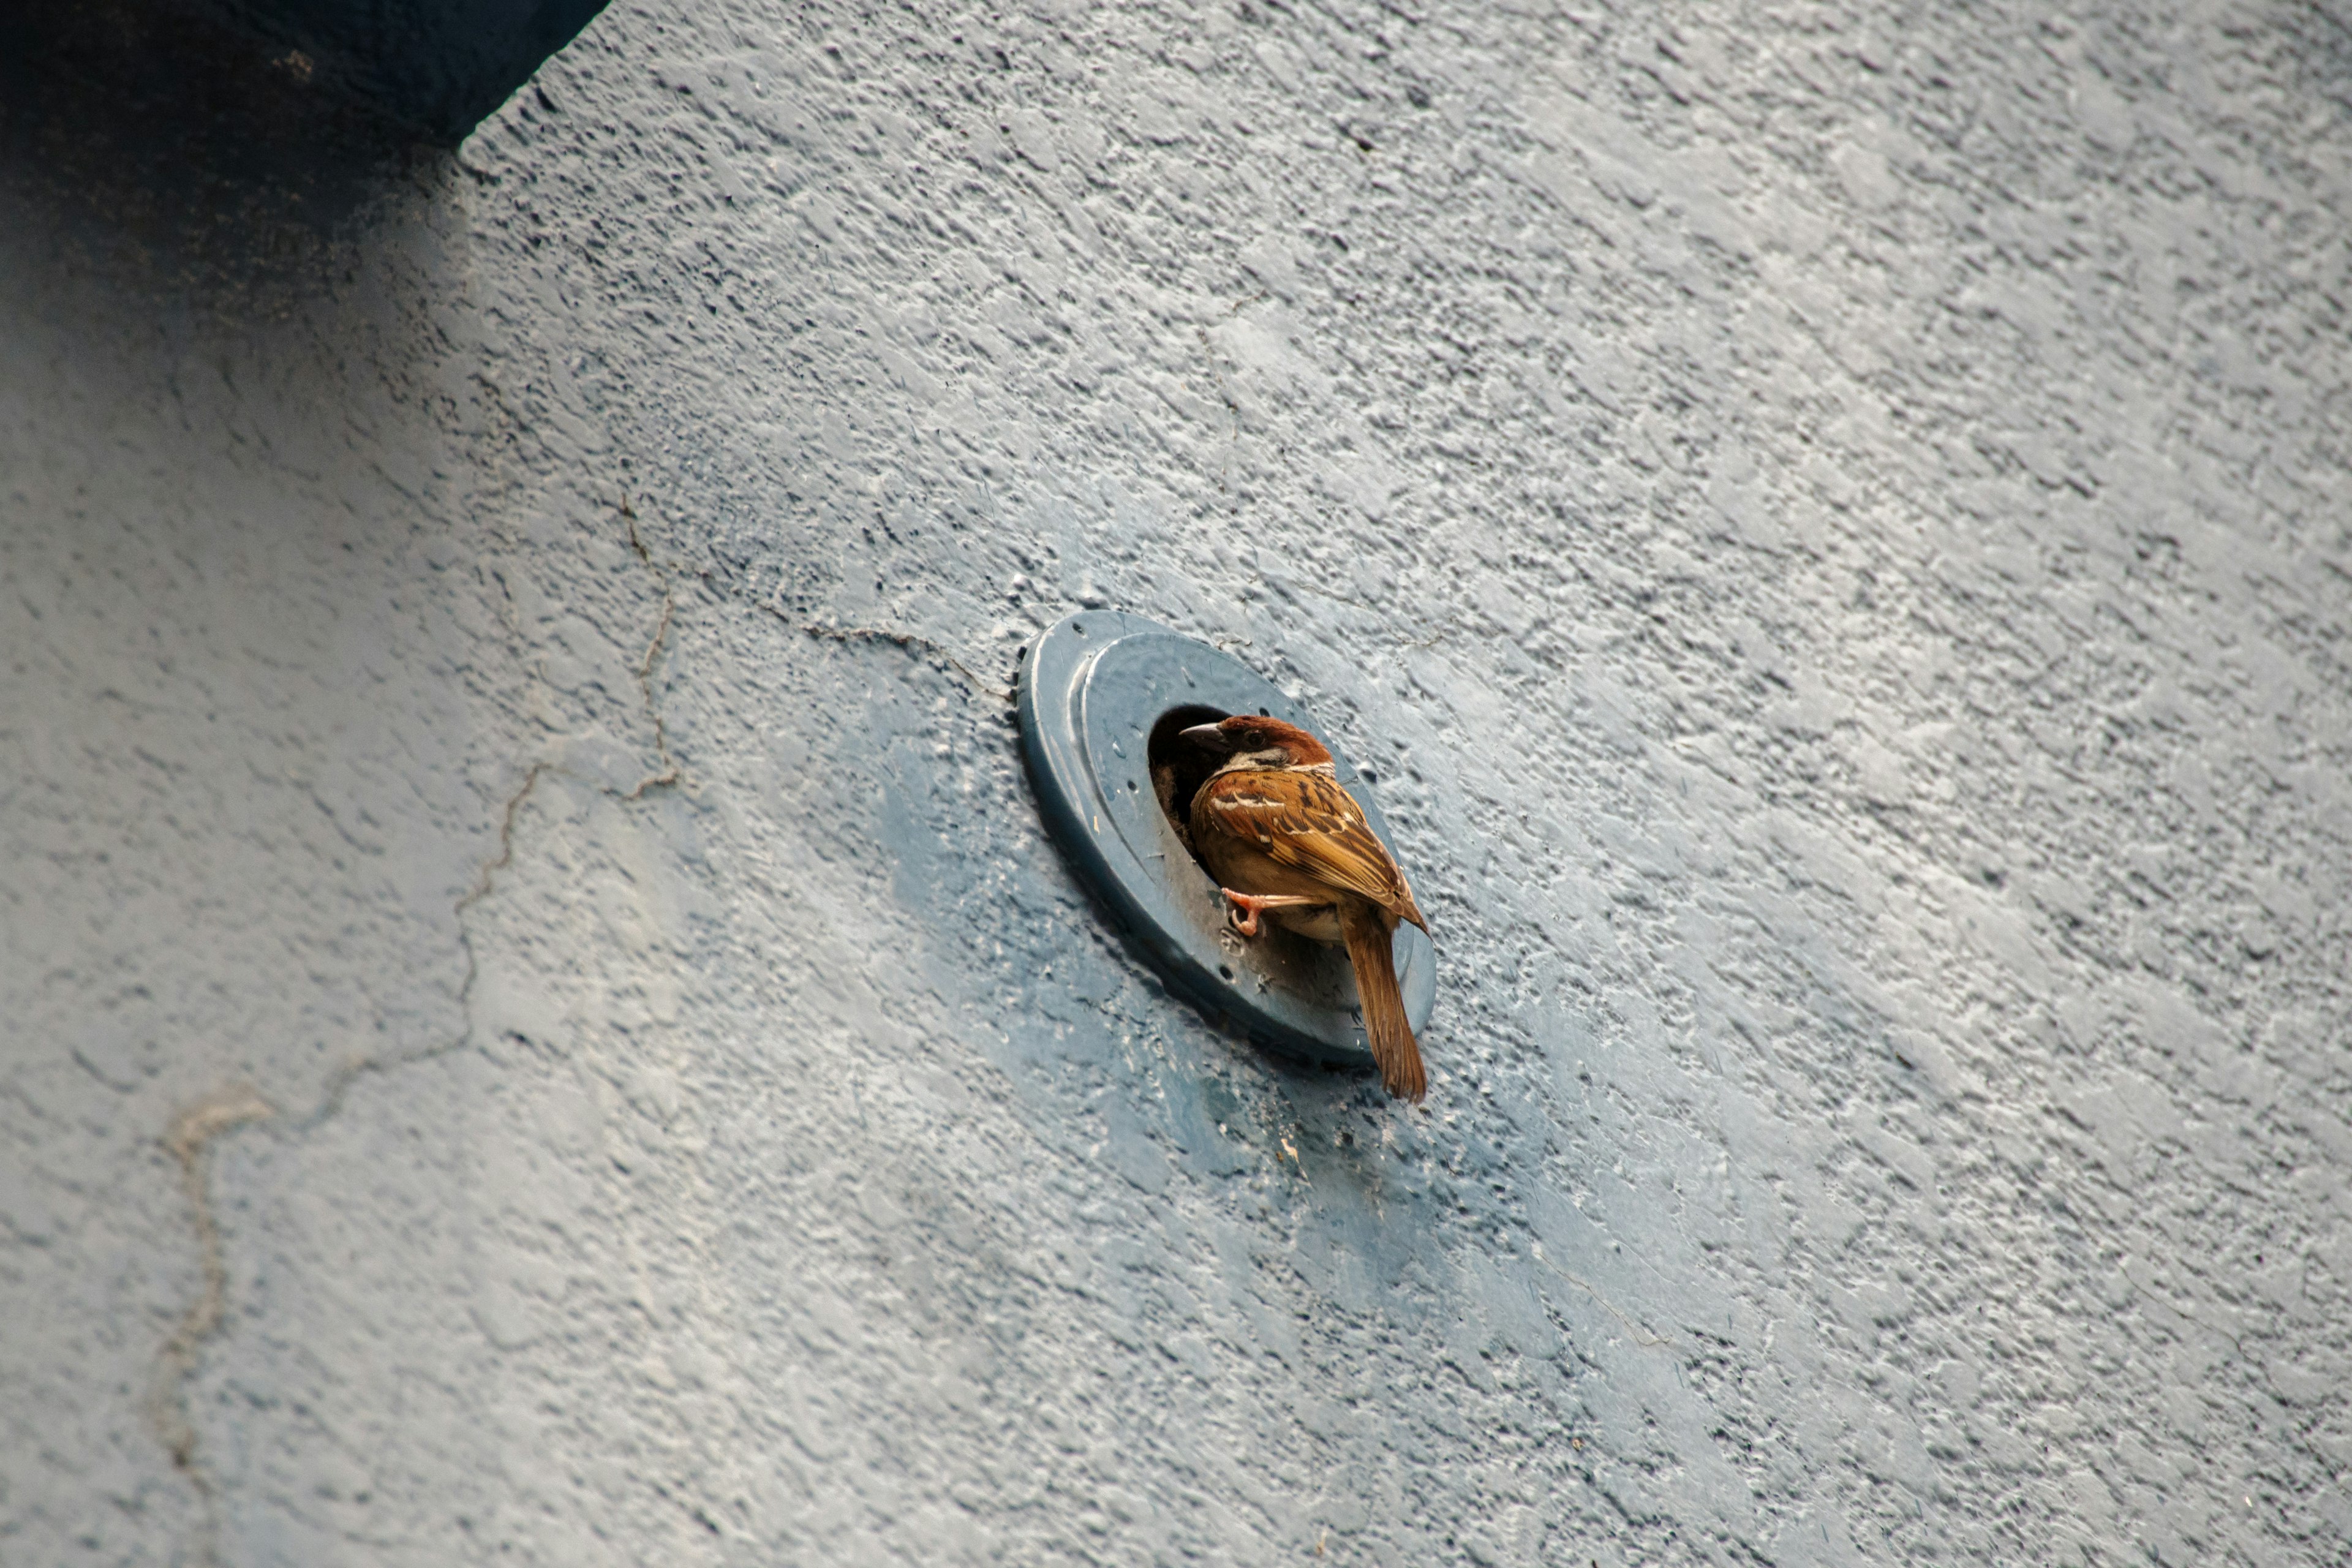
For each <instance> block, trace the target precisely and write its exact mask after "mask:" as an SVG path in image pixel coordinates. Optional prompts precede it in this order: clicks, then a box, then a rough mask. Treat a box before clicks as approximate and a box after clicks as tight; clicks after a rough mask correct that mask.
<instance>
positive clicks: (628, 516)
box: [621, 495, 681, 800]
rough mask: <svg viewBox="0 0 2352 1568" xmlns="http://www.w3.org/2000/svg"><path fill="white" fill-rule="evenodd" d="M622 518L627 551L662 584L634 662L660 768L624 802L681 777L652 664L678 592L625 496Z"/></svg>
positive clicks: (673, 612) (658, 654)
mask: <svg viewBox="0 0 2352 1568" xmlns="http://www.w3.org/2000/svg"><path fill="white" fill-rule="evenodd" d="M621 517H622V519H623V521H625V522H627V524H628V525H629V548H630V549H631V550H633V551H635V552H636V556H637V559H638V560H640V561H642V562H644V563H646V570H648V571H650V572H651V573H652V574H654V578H655V580H656V582H658V583H660V584H661V591H662V604H661V619H660V620H659V621H658V622H656V624H655V626H654V635H653V637H652V638H651V640H649V641H648V642H647V643H646V657H645V658H641V659H639V660H638V661H637V671H636V674H637V690H638V692H639V693H640V694H641V695H642V697H643V698H644V700H645V705H646V717H648V718H650V719H651V720H652V721H654V754H655V755H656V756H657V757H659V758H660V759H661V766H660V767H659V768H658V769H656V770H655V771H654V772H653V773H647V774H646V776H645V777H644V778H641V779H639V780H638V781H637V784H636V787H635V789H632V790H631V791H629V793H628V794H626V795H623V796H621V798H622V799H623V800H639V799H642V798H643V797H644V795H645V793H646V791H647V790H649V789H664V788H667V787H668V786H669V785H671V784H676V783H677V782H678V779H679V777H680V776H681V775H680V774H679V772H678V766H677V758H676V757H673V756H671V755H670V753H669V725H668V723H667V721H665V720H664V719H663V717H662V711H661V706H660V704H658V703H656V701H655V700H654V664H655V661H656V660H657V659H659V658H661V652H662V646H663V644H664V643H666V642H667V640H668V639H669V624H670V621H671V619H672V618H673V617H674V616H676V615H677V588H676V586H675V580H674V579H673V578H672V576H671V568H668V567H665V566H664V565H663V564H662V563H660V562H658V561H656V560H655V559H654V555H653V552H652V551H650V550H647V549H646V542H645V541H644V540H643V539H641V538H639V537H638V536H637V514H636V510H635V509H634V508H633V507H631V506H630V505H629V498H628V497H627V496H625V495H624V496H623V497H622V498H621Z"/></svg>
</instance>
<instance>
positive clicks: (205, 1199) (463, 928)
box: [148, 499, 684, 1565]
mask: <svg viewBox="0 0 2352 1568" xmlns="http://www.w3.org/2000/svg"><path fill="white" fill-rule="evenodd" d="M621 515H622V517H623V518H624V519H625V521H626V522H627V524H628V534H629V547H630V549H631V550H632V551H634V552H635V554H636V557H637V559H638V560H639V561H641V562H643V563H645V564H646V566H647V567H648V568H649V569H650V570H651V571H652V572H653V573H654V574H655V577H656V580H657V581H658V582H659V583H660V584H661V588H662V605H661V615H660V617H659V619H658V620H657V621H656V623H655V626H654V632H653V636H652V637H651V639H650V640H649V641H648V642H647V643H646V651H645V656H644V658H641V659H640V660H639V661H638V663H637V668H636V671H635V674H636V678H637V684H638V689H639V690H640V692H641V693H642V695H643V698H644V701H645V705H646V713H647V715H648V716H649V717H650V718H651V719H652V720H653V724H654V745H655V749H656V755H657V756H658V758H659V760H660V763H661V766H660V767H659V768H658V769H656V771H655V772H653V773H649V774H647V775H646V777H645V778H643V779H640V780H639V781H638V782H637V784H636V785H635V787H634V788H631V789H629V790H626V791H623V790H618V789H614V788H613V787H611V786H610V785H599V786H597V787H598V790H599V793H601V794H604V795H609V796H611V797H612V798H613V799H614V800H617V801H620V802H622V803H624V804H627V803H631V802H635V801H637V800H640V799H642V798H643V797H644V796H645V795H646V792H647V791H649V790H653V789H659V788H665V787H668V786H671V785H675V784H677V783H678V782H679V781H680V779H682V778H683V776H684V773H683V770H682V769H681V768H680V766H679V764H678V763H677V758H676V757H675V756H673V755H672V754H671V752H670V749H669V732H668V726H667V722H666V721H665V718H664V715H663V714H662V712H661V710H660V707H659V705H658V704H656V702H655V700H654V692H653V670H654V666H655V664H656V662H657V661H658V660H659V658H660V657H661V654H662V651H663V649H664V648H665V647H667V643H668V638H669V634H670V628H671V626H672V624H673V622H674V621H675V620H676V617H677V595H676V592H675V589H674V586H673V578H672V575H671V571H670V570H669V569H667V568H665V567H664V566H663V565H662V564H661V563H659V562H657V561H656V560H655V559H654V557H653V554H652V552H649V551H648V550H646V546H645V543H644V542H643V541H642V540H641V539H640V538H639V537H638V535H637V526H636V522H637V520H636V513H635V511H634V510H631V509H630V507H629V504H628V502H627V500H625V499H624V500H623V501H622V503H621ZM550 773H563V774H564V776H566V777H573V776H576V775H572V774H571V773H568V772H566V771H565V770H563V769H562V768H560V767H558V766H557V765H556V764H555V763H551V762H548V761H546V760H545V759H541V760H540V761H537V762H534V763H531V764H530V768H529V769H528V770H527V771H526V772H525V773H524V774H523V780H522V783H521V784H520V785H518V786H517V787H516V788H515V791H514V793H513V794H511V795H509V796H508V797H507V799H506V803H505V805H504V806H503V807H502V808H501V810H500V812H499V847H498V853H497V854H496V855H495V856H493V857H491V858H489V859H488V860H485V861H484V862H483V863H482V865H481V868H480V869H479V870H478V872H477V873H476V876H475V879H474V884H473V886H472V887H470V888H468V889H467V890H466V891H465V893H463V894H462V895H460V896H459V898H458V899H457V902H456V903H455V904H454V905H453V906H451V908H452V912H453V913H454V915H455V916H456V919H457V946H458V949H459V951H460V952H462V953H463V954H464V956H465V974H464V977H463V979H461V980H460V981H459V982H458V985H457V1011H458V1016H459V1018H460V1020H461V1022H460V1026H459V1027H458V1029H457V1033H456V1035H455V1036H453V1037H451V1038H449V1039H446V1040H445V1041H443V1042H442V1043H440V1044H438V1045H436V1046H430V1047H426V1048H425V1049H424V1050H421V1051H416V1052H414V1053H411V1054H407V1055H398V1056H389V1057H362V1058H356V1059H354V1060H352V1061H351V1062H349V1063H347V1064H345V1065H344V1066H343V1067H342V1068H340V1069H339V1070H337V1071H336V1072H335V1073H334V1075H333V1076H332V1077H331V1079H329V1080H328V1084H327V1088H326V1089H325V1091H324V1092H323V1093H322V1094H321V1095H320V1099H319V1102H318V1104H317V1105H316V1107H315V1108H313V1109H312V1110H310V1111H309V1112H307V1113H306V1114H304V1115H303V1116H301V1117H299V1118H298V1119H295V1120H292V1121H287V1122H286V1123H284V1125H285V1126H286V1127H287V1129H288V1131H289V1132H291V1133H293V1134H295V1135H297V1136H299V1135H302V1134H306V1133H309V1132H310V1131H314V1130H316V1129H317V1128H318V1127H319V1126H320V1125H321V1124H323V1123H324V1122H326V1121H328V1120H330V1119H331V1118H332V1117H333V1116H334V1115H335V1114H336V1113H337V1112H338V1111H340V1110H341V1109H342V1106H343V1101H344V1099H345V1097H346V1095H347V1094H348V1092H349V1090H350V1089H351V1086H352V1084H353V1083H354V1082H356V1081H357V1080H358V1079H361V1078H362V1077H363V1076H365V1075H367V1074H369V1073H376V1072H389V1071H391V1070H393V1069H394V1068H403V1067H410V1066H415V1065H416V1064H418V1063H422V1062H427V1061H432V1060H434V1059H436V1058H440V1057H444V1056H447V1055H449V1054H450V1053H451V1052H453V1051H457V1050H459V1049H462V1048H463V1047H464V1046H465V1044H466V1042H467V1040H469V1039H471V1038H472V1037H473V1034H474V1025H473V1018H472V1011H473V996H474V987H475V985H476V984H477V983H478V980H479V979H480V976H481V960H480V957H479V955H478V953H477V952H476V951H475V948H474V937H473V933H472V932H471V931H468V930H467V925H466V918H465V917H466V913H467V910H471V909H472V908H473V907H474V906H475V905H476V904H478V903H479V902H481V900H484V899H486V898H488V896H489V894H490V892H491V890H492V889H493V887H494V886H495V884H496V882H497V879H498V874H499V872H501V871H503V870H506V869H508V868H509V867H511V866H512V865H513V864H514V855H515V827H516V824H517V821H518V819H519V818H520V816H521V813H522V808H523V805H525V803H526V802H528V801H529V800H530V796H531V795H532V793H533V792H534V791H535V790H537V789H538V787H539V784H540V781H541V779H543V778H545V777H546V776H547V775H548V774H550ZM276 1117H278V1108H277V1107H276V1106H274V1105H272V1104H271V1103H270V1102H269V1101H268V1100H267V1099H265V1098H264V1097H263V1096H262V1094H261V1091H260V1090H259V1089H256V1088H254V1087H253V1086H251V1085H249V1084H244V1083H234V1084H228V1085H225V1086H223V1087H221V1088H218V1089H214V1090H212V1091H211V1092H210V1093H208V1094H206V1095H205V1096H204V1097H203V1098H202V1099H199V1100H196V1101H195V1102H194V1103H193V1104H191V1105H189V1106H188V1107H187V1108H186V1109H184V1110H182V1111H181V1112H180V1114H179V1115H178V1116H176V1117H174V1118H173V1121H172V1124H171V1126H170V1127H169V1128H168V1129H167V1130H166V1131H165V1132H164V1134H163V1147H164V1149H165V1150H166V1151H168V1152H170V1153H171V1155H172V1157H173V1160H174V1161H176V1162H177V1163H178V1164H179V1166H180V1182H181V1189H182V1191H183V1192H184V1194H185V1195H186V1198H187V1202H188V1208H189V1213H190V1216H191V1219H192V1221H193V1223H194V1227H195V1233H196V1250H197V1260H198V1270H199V1276H200V1282H199V1284H198V1287H197V1291H196V1299H195V1300H194V1301H193V1302H191V1303H190V1304H189V1306H188V1309H187V1310H186V1311H185V1312H184V1314H183V1315H182V1316H181V1319H180V1321H179V1323H178V1324H177V1325H176V1326H175V1327H174V1328H173V1331H172V1332H171V1334H170V1335H169V1336H168V1337H167V1338H166V1339H165V1340H164V1342H163V1345H162V1347H161V1348H160V1349H159V1350H158V1351H157V1352H156V1356H155V1365H154V1371H153V1373H152V1378H151V1386H150V1389H149V1394H148V1415H149V1420H150V1422H151V1424H152V1426H153V1427H154V1430H155V1435H156V1437H157V1439H158V1440H159V1441H161V1442H162V1444H163V1448H164V1451H165V1452H166V1453H168V1454H169V1455H170V1456H171V1458H172V1464H173V1468H175V1469H177V1470H178V1471H179V1472H180V1473H181V1474H183V1475H184V1476H186V1477H187V1478H188V1481H189V1484H190V1486H191V1487H193V1488H194V1490H195V1493H196V1499H197V1505H198V1510H199V1513H198V1525H197V1537H196V1540H195V1542H194V1547H193V1550H192V1552H191V1554H190V1561H191V1562H193V1563H197V1564H199V1565H209V1564H213V1563H217V1562H218V1561H219V1558H220V1547H219V1542H220V1510H219V1494H218V1489H217V1488H216V1487H215V1483H214V1481H213V1478H212V1476H211V1474H210V1472H208V1471H207V1470H206V1469H205V1466H204V1463H203V1457H202V1454H201V1451H200V1445H199V1443H198V1439H197V1435H196V1428H195V1421H194V1415H192V1414H191V1412H190V1410H189V1408H188V1402H187V1386H188V1383H189V1381H190V1380H191V1379H192V1378H194V1375H195V1373H196V1368H197V1365H198V1363H200V1362H201V1360H202V1359H203V1352H204V1348H205V1344H206V1343H207V1342H210V1341H211V1340H212V1339H213V1338H214V1337H215V1335H217V1334H218V1333H219V1331H220V1329H221V1325H222V1323H223V1321H224V1320H225V1319H226V1317H227V1313H228V1265H227V1262H226V1259H225V1258H224V1257H223V1255H222V1247H221V1237H220V1225H219V1221H218V1218H217V1217H216V1214H215V1207H214V1205H213V1201H212V1187H211V1176H212V1153H213V1147H214V1145H215V1142H217V1141H218V1140H219V1139H221V1138H223V1137H225V1136H226V1135H227V1134H228V1133H230V1132H233V1131H236V1129H238V1128H240V1127H243V1126H247V1125H248V1124H250V1123H253V1122H257V1121H268V1120H271V1119H273V1118H276Z"/></svg>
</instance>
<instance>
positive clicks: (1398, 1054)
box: [1339, 899, 1429, 1100]
mask: <svg viewBox="0 0 2352 1568" xmlns="http://www.w3.org/2000/svg"><path fill="white" fill-rule="evenodd" d="M1339 934H1340V935H1341V936H1343V937H1345V938H1346V939H1347V942H1348V962H1349V963H1352V964H1354V965H1355V967H1356V994H1357V996H1358V997H1359V998H1360V999H1361V1000H1362V1002H1363V1005H1364V1034H1365V1037H1367V1038H1368V1039H1370V1041H1371V1046H1372V1059H1373V1060H1374V1061H1376V1062H1378V1063H1380V1064H1381V1082H1382V1083H1384V1084H1386V1085H1387V1086H1388V1090H1389V1092H1390V1093H1391V1094H1392V1095H1394V1096H1395V1097H1396V1098H1397V1099H1399V1100H1419V1099H1420V1098H1421V1097H1422V1096H1423V1095H1424V1094H1426V1093H1428V1092H1429V1075H1428V1074H1427V1073H1426V1072H1423V1070H1422V1066H1421V1047H1419V1046H1417V1045H1415V1044H1413V1039H1412V1025H1411V1024H1409V1023H1407V1022H1405V1016H1404V993H1403V992H1402V991H1401V990H1399V989H1398V988H1397V977H1396V950H1395V947H1394V945H1393V938H1392V936H1391V932H1390V931H1389V928H1388V926H1387V924H1386V922H1384V921H1382V920H1381V917H1380V913H1379V911H1377V910H1374V909H1373V908H1372V906H1371V905H1370V904H1367V903H1361V902H1359V901H1357V900H1352V899H1350V900H1347V901H1345V902H1343V903H1342V904H1341V905H1340V906H1339Z"/></svg>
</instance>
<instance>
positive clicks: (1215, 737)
mask: <svg viewBox="0 0 2352 1568" xmlns="http://www.w3.org/2000/svg"><path fill="white" fill-rule="evenodd" d="M1176 738H1177V739H1178V740H1180V741H1190V742H1192V744H1194V745H1196V746H1198V747H1200V748H1201V749H1202V751H1204V752H1216V753H1217V754H1218V755H1219V756H1224V755H1227V754H1229V753H1230V752H1232V751H1233V749H1234V741H1233V737H1232V736H1230V735H1228V734H1226V733H1225V732H1224V731H1223V730H1220V729H1218V728H1217V727H1216V726H1215V725H1214V724H1195V725H1193V726H1192V728H1191V729H1189V730H1179V731H1176Z"/></svg>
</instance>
